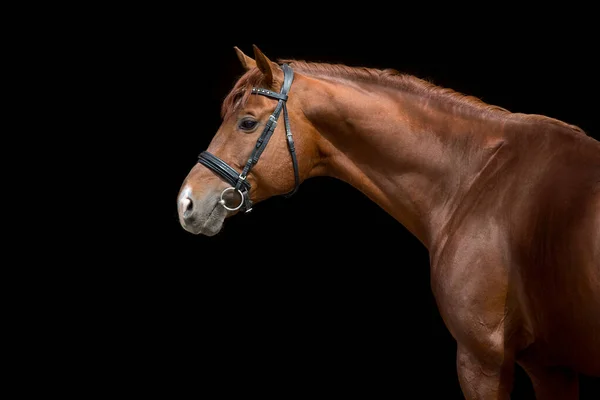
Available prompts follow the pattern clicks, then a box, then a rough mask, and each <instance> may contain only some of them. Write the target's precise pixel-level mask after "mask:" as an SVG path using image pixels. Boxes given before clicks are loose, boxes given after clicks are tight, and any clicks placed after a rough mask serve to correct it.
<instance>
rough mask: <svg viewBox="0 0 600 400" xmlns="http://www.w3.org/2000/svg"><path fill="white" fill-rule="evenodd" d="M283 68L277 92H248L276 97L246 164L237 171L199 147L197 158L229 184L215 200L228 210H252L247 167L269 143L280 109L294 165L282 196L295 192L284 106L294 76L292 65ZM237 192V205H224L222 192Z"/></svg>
mask: <svg viewBox="0 0 600 400" xmlns="http://www.w3.org/2000/svg"><path fill="white" fill-rule="evenodd" d="M282 69H283V85H282V86H281V91H280V92H279V93H275V92H272V91H270V90H267V89H261V88H252V94H258V95H261V96H266V97H270V98H272V99H277V100H278V102H277V106H276V107H275V111H273V114H271V115H270V116H269V119H268V120H267V123H266V124H265V129H264V130H263V132H262V133H261V135H260V137H259V138H258V140H257V141H256V146H254V149H253V150H252V153H251V154H250V158H249V159H248V162H247V163H246V166H245V167H244V169H243V170H242V172H241V173H238V172H237V171H236V170H235V168H232V167H230V166H229V165H228V164H227V163H226V162H225V161H223V160H221V159H220V158H219V157H217V156H215V155H213V154H211V153H209V152H208V151H203V152H202V153H200V156H198V162H199V163H200V164H202V165H204V166H206V167H208V168H209V169H211V170H212V171H213V172H215V173H217V174H218V175H219V176H221V178H223V179H225V180H226V181H227V182H228V183H229V184H230V185H231V186H230V187H228V188H226V189H225V190H223V191H222V192H221V198H220V200H219V203H220V204H221V205H222V206H223V207H225V208H226V209H227V210H229V211H235V210H238V209H240V208H242V207H243V210H244V211H245V212H249V211H250V210H252V201H251V200H250V189H251V186H250V183H249V182H248V181H247V180H246V177H247V176H248V173H249V172H250V169H252V167H253V166H255V165H256V163H257V162H258V159H259V158H260V155H261V154H262V152H263V151H264V150H265V148H266V147H267V143H269V139H270V138H271V135H272V134H273V132H274V131H275V127H276V126H277V120H278V119H279V115H280V114H281V110H283V120H284V123H285V136H286V138H287V144H288V148H289V150H290V155H291V156H292V164H293V166H294V179H295V181H296V183H295V186H294V189H292V190H291V191H290V192H289V193H286V194H285V195H284V196H286V197H289V196H291V195H293V194H294V193H296V190H298V186H299V185H300V175H299V173H298V160H297V159H296V149H295V147H294V139H293V138H292V130H291V129H290V120H289V117H288V112H287V108H286V106H285V104H286V101H287V99H288V92H289V91H290V87H291V86H292V81H293V80H294V71H293V70H292V68H291V67H290V66H289V65H287V64H283V65H282ZM236 191H237V193H238V194H239V195H240V196H241V199H240V204H239V205H238V206H237V207H233V208H231V207H228V206H226V205H225V199H224V198H223V195H224V194H225V193H227V192H236Z"/></svg>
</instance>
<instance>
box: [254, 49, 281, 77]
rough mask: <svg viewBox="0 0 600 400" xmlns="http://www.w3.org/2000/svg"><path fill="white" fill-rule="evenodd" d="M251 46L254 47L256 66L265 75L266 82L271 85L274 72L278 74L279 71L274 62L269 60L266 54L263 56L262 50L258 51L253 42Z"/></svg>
mask: <svg viewBox="0 0 600 400" xmlns="http://www.w3.org/2000/svg"><path fill="white" fill-rule="evenodd" d="M252 48H253V49H254V59H255V60H256V66H257V67H258V69H259V70H260V71H261V72H262V73H263V74H264V75H265V82H266V84H267V85H269V86H270V85H272V84H273V77H274V76H275V75H276V74H277V75H279V73H281V71H280V70H279V68H278V67H277V65H276V64H275V63H273V62H272V61H271V60H269V59H268V58H267V56H265V55H264V54H263V52H262V51H260V49H259V48H258V47H256V45H255V44H253V45H252Z"/></svg>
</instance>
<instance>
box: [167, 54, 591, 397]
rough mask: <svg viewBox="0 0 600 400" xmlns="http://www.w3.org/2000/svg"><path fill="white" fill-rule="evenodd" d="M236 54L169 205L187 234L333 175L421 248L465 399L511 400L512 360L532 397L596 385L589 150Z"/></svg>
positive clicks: (394, 82)
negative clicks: (203, 137)
mask: <svg viewBox="0 0 600 400" xmlns="http://www.w3.org/2000/svg"><path fill="white" fill-rule="evenodd" d="M234 49H235V52H236V54H237V56H238V59H239V61H240V63H241V65H242V67H243V68H244V71H245V72H244V74H243V75H242V76H241V77H240V78H239V79H238V80H237V81H236V83H235V84H234V85H233V88H232V89H231V91H230V92H229V94H228V95H227V96H226V98H225V99H224V101H223V103H222V107H221V116H222V124H221V126H220V127H219V129H218V131H217V132H216V134H215V135H214V137H213V138H212V140H211V142H210V144H209V146H208V148H207V150H206V151H204V152H202V153H201V154H200V157H199V160H198V161H199V162H198V163H197V164H196V165H195V166H193V168H191V170H190V171H189V173H188V175H187V177H186V178H185V180H184V182H183V184H182V185H181V189H180V191H179V193H178V195H177V212H178V216H179V222H180V224H181V226H182V227H183V228H184V229H185V230H186V231H189V232H191V233H193V234H200V235H206V236H213V235H216V234H218V233H219V232H220V231H221V228H222V226H223V224H224V221H225V220H226V219H227V218H229V217H232V216H234V215H236V214H238V213H240V212H242V211H246V212H247V211H250V210H251V209H252V204H253V203H257V202H261V201H264V200H266V199H268V198H270V197H273V196H279V195H291V194H293V193H294V191H295V189H297V187H298V185H299V184H301V183H302V182H304V181H305V180H307V179H309V178H312V177H317V176H329V177H334V178H337V179H339V180H341V181H343V182H346V183H347V184H349V185H351V186H352V187H354V188H355V189H357V190H359V191H361V192H362V193H364V194H365V195H366V196H367V197H368V198H369V199H370V200H372V201H373V202H375V203H376V204H377V205H379V206H380V207H381V208H382V209H383V210H385V212H387V213H388V214H390V215H391V216H392V217H393V218H394V219H395V220H397V221H398V222H400V223H401V224H402V225H403V226H404V227H406V228H407V230H408V231H410V233H411V234H413V235H414V236H415V237H416V238H417V239H418V240H419V241H420V242H421V243H422V244H423V245H424V246H425V247H426V249H427V251H428V253H429V255H430V273H431V282H430V284H431V288H432V293H433V295H434V297H435V301H436V304H437V307H438V309H439V312H440V315H441V317H442V319H443V322H444V324H445V326H446V327H447V328H448V330H449V332H450V333H451V335H452V337H453V338H454V339H455V340H456V343H457V352H456V368H457V375H458V380H459V385H460V388H461V390H462V392H463V394H464V396H465V398H467V399H507V398H509V397H510V393H511V390H512V387H513V381H514V371H515V366H516V365H517V364H518V365H519V366H521V367H522V368H523V370H525V372H526V373H527V374H528V375H529V377H530V378H531V382H532V386H533V389H534V391H535V394H536V397H537V398H538V399H576V398H578V395H579V375H580V374H585V375H589V376H600V142H598V141H596V140H595V139H593V138H592V137H591V136H589V135H587V134H586V133H585V132H584V131H583V130H582V129H580V128H579V127H577V126H574V125H571V124H568V123H566V122H563V121H560V120H557V119H554V118H551V117H548V116H543V115H535V114H522V113H513V112H510V111H508V110H506V109H504V108H501V107H498V106H494V105H490V104H487V103H485V102H484V101H482V100H480V99H478V98H476V97H473V96H468V95H464V94H462V93H459V92H456V91H454V90H452V89H447V88H443V87H440V86H437V85H435V84H433V83H430V82H428V81H425V80H422V79H420V78H417V77H415V76H413V75H410V74H404V73H400V72H398V71H396V70H393V69H383V70H381V69H374V68H357V67H349V66H345V65H341V64H327V63H313V62H307V61H300V60H277V62H273V61H271V60H270V59H269V58H267V56H266V55H265V54H264V53H263V52H262V51H261V50H260V49H259V48H258V47H256V46H254V47H253V51H254V54H253V55H254V58H252V57H250V56H248V55H246V54H244V53H243V52H242V51H241V50H240V49H239V48H237V47H235V48H234ZM281 115H283V117H281ZM282 120H283V123H282ZM267 143H268V144H269V145H268V146H267ZM259 159H260V162H259Z"/></svg>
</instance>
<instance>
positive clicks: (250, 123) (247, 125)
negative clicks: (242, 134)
mask: <svg viewBox="0 0 600 400" xmlns="http://www.w3.org/2000/svg"><path fill="white" fill-rule="evenodd" d="M257 124H258V121H255V120H253V119H243V120H241V121H240V124H239V127H240V129H242V130H244V131H251V130H252V129H254V128H256V125H257Z"/></svg>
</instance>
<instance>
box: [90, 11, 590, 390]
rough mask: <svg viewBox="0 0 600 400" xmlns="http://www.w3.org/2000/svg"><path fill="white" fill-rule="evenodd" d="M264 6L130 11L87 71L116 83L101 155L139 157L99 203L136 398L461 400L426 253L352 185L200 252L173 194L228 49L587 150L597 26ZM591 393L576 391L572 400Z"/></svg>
mask: <svg viewBox="0 0 600 400" xmlns="http://www.w3.org/2000/svg"><path fill="white" fill-rule="evenodd" d="M270 7H272V8H269V11H268V12H267V11H264V12H262V11H259V10H258V8H260V7H259V5H252V6H249V7H248V9H243V8H240V7H237V6H236V7H234V6H232V7H231V9H230V10H225V12H218V11H217V10H215V9H209V8H201V9H199V10H193V11H192V10H161V9H155V10H149V11H148V10H144V11H141V10H139V12H134V13H131V14H128V15H127V17H126V18H124V21H121V23H120V26H121V28H120V29H124V32H123V34H119V35H116V36H117V37H116V38H115V37H113V36H112V33H111V32H112V31H111V27H110V26H108V27H106V28H105V29H106V32H107V33H108V34H111V37H112V39H111V43H113V44H114V47H113V48H109V49H104V51H106V53H107V54H109V55H110V56H109V57H108V58H106V59H102V60H99V62H101V64H102V65H103V66H104V67H105V69H106V70H108V71H110V76H111V77H114V76H118V83H117V85H116V86H118V88H119V96H116V98H115V97H113V100H114V102H113V103H112V106H111V107H112V110H111V111H112V113H113V114H114V115H117V116H122V117H125V119H126V121H127V122H126V123H125V124H121V125H120V126H119V127H118V128H116V129H115V130H114V132H115V133H116V136H115V147H118V148H119V149H121V150H124V151H123V153H125V154H124V156H125V158H127V159H128V161H130V162H132V161H133V160H135V162H132V164H133V165H134V166H133V169H131V172H129V171H128V172H127V173H126V174H125V175H126V179H125V184H124V187H123V188H120V189H119V193H118V194H115V197H117V198H118V199H119V200H118V201H119V203H120V204H121V205H122V207H123V211H124V214H125V215H124V216H123V217H122V218H123V220H122V221H121V222H123V224H122V225H120V226H121V227H120V228H118V229H115V231H118V232H115V238H116V237H117V236H118V237H119V238H120V240H119V241H117V240H116V239H115V243H114V246H115V247H117V248H119V249H123V250H127V252H126V253H122V254H124V256H122V257H121V258H120V261H124V262H125V265H126V267H124V268H123V269H120V270H119V272H118V273H117V274H118V277H117V278H116V279H115V281H117V282H118V283H117V286H118V291H119V293H120V295H119V296H120V299H125V300H126V301H120V302H119V307H120V308H119V311H120V312H119V313H118V315H117V316H116V317H117V318H119V319H120V323H122V325H123V326H127V327H129V328H132V329H131V330H126V331H127V332H130V333H128V334H124V336H123V337H124V339H122V342H123V344H124V346H125V348H129V350H128V351H126V352H125V353H124V355H125V359H127V357H128V356H130V358H131V362H132V363H133V362H135V363H136V364H142V365H145V368H147V369H148V370H151V371H153V372H152V376H156V377H157V378H156V381H155V382H154V383H150V385H152V384H158V383H159V382H164V381H165V379H167V377H169V379H172V378H173V377H175V379H174V381H170V382H173V383H172V385H173V386H178V385H183V386H187V385H190V382H193V385H196V384H197V385H198V387H197V388H195V389H194V390H198V391H199V392H201V393H203V392H204V391H208V390H209V389H210V390H214V389H218V390H220V391H222V392H223V393H232V392H233V391H235V392H236V393H245V394H261V395H274V396H275V397H278V398H288V397H291V396H292V395H294V394H299V393H301V394H304V395H305V396H307V397H308V396H310V397H314V396H317V395H325V396H336V397H337V396H347V395H350V394H360V395H361V396H362V397H364V398H374V397H380V394H381V393H384V392H391V397H402V396H404V395H406V394H407V393H409V392H411V391H412V390H415V391H416V392H417V393H418V394H417V395H410V397H411V398H412V397H417V398H425V397H428V396H432V397H435V398H445V399H460V398H462V394H461V392H460V388H459V386H458V380H457V376H456V368H455V351H456V344H455V342H454V341H453V339H452V337H451V336H450V335H449V333H448V331H447V329H446V328H445V326H444V324H443V322H442V320H441V318H440V316H439V314H438V311H437V308H436V305H435V300H434V299H433V297H432V295H431V290H430V287H429V264H428V261H429V260H428V253H427V251H426V249H425V248H424V247H423V246H422V244H421V243H420V242H419V241H418V240H417V239H416V238H414V237H413V236H412V235H411V234H410V233H409V232H408V231H407V230H406V229H405V228H404V227H403V226H401V225H400V224H399V223H397V222H396V221H395V220H393V219H392V218H391V217H390V216H389V215H387V214H386V213H384V212H383V211H382V210H381V209H379V208H378V206H376V205H375V204H374V203H372V202H370V201H369V200H368V199H367V198H366V197H365V196H363V195H362V194H361V193H359V192H358V191H357V190H355V189H353V188H351V187H349V186H348V185H346V184H343V183H341V182H339V181H335V180H333V179H329V178H315V179H312V180H309V181H306V182H304V183H303V184H302V185H301V187H300V189H299V191H298V193H297V194H296V195H295V196H294V197H292V198H290V199H283V198H272V199H269V200H267V201H265V202H264V203H261V204H258V205H256V206H255V208H254V210H253V212H252V213H249V214H247V215H238V216H235V217H234V218H231V219H229V220H228V221H227V222H226V224H225V227H224V229H223V231H222V232H221V233H220V234H219V235H217V236H215V237H212V238H207V237H201V236H194V235H192V234H190V233H188V232H186V231H184V230H183V229H182V228H181V227H180V225H179V223H178V219H177V210H176V196H177V193H178V191H179V188H180V186H181V184H182V182H183V180H184V179H185V177H186V175H187V173H188V171H189V170H190V169H191V168H192V167H193V166H194V164H195V162H196V158H197V155H198V154H199V153H200V151H202V150H203V149H205V148H206V147H207V146H208V144H209V142H210V140H211V138H212V136H213V135H214V133H215V132H216V130H217V129H218V127H219V125H220V122H221V121H220V117H219V109H220V105H221V101H222V100H223V98H224V97H225V96H226V94H227V93H228V91H229V90H230V89H231V87H232V85H233V83H234V82H235V80H236V79H237V78H238V77H239V76H240V75H241V74H242V73H243V70H242V68H241V66H240V65H239V62H238V60H237V58H236V55H235V53H234V50H233V46H238V47H240V48H241V49H242V50H243V51H244V52H246V53H247V54H248V55H252V44H256V45H258V46H259V47H260V49H261V50H262V51H263V52H264V53H265V54H266V55H267V56H268V57H270V58H271V59H272V60H274V61H275V60H277V59H279V58H292V59H304V60H307V61H323V62H330V63H343V64H346V65H351V66H366V67H375V68H394V69H397V70H399V71H402V72H407V73H411V74H414V75H417V76H418V77H421V78H426V79H429V80H431V81H433V82H434V83H436V84H438V85H441V86H444V87H449V88H453V89H455V90H457V91H459V92H463V93H467V94H471V95H474V96H477V97H479V98H481V99H483V100H484V101H486V102H488V103H490V104H495V105H499V106H502V107H505V108H507V109H509V110H511V111H514V112H524V113H536V114H545V115H548V116H551V117H554V118H558V119H561V120H563V121H566V122H568V123H572V124H575V125H578V126H580V127H581V128H583V129H584V130H586V131H587V132H588V134H589V135H591V136H593V137H595V138H599V137H600V125H599V123H598V120H597V118H596V117H597V102H596V100H595V96H596V94H595V93H597V90H598V84H597V82H596V80H597V75H596V71H597V69H598V66H599V63H598V62H597V61H596V54H595V52H596V47H597V46H596V39H595V36H594V35H595V31H594V29H593V25H592V24H591V22H589V21H585V20H584V19H582V16H585V15H586V12H585V10H580V11H579V12H578V14H576V15H575V16H569V15H565V14H562V13H556V14H554V15H544V13H541V12H538V11H535V12H532V13H530V14H525V13H524V12H523V11H522V10H505V11H508V12H507V13H506V15H504V14H501V15H498V18H497V20H496V21H495V22H494V23H492V21H491V19H490V17H491V16H493V15H496V11H497V10H494V9H490V10H487V11H482V12H481V13H480V15H479V16H477V17H474V16H472V15H471V14H469V12H472V11H473V10H471V11H469V12H465V13H464V14H461V16H462V18H460V19H458V18H456V17H450V15H447V16H444V17H441V16H439V15H443V13H440V14H438V16H437V17H436V18H434V17H433V15H431V14H429V13H428V12H427V11H420V12H419V13H416V14H413V13H412V11H411V12H409V11H408V10H405V9H403V10H400V11H396V12H395V13H390V12H386V11H385V7H384V6H379V7H377V8H376V9H375V8H374V9H372V10H370V9H366V8H368V7H367V6H366V5H362V6H361V8H360V9H353V10H350V11H352V12H351V13H349V14H344V13H342V12H333V13H327V14H325V13H323V10H322V9H321V8H320V7H317V8H315V9H312V8H309V7H308V6H306V8H305V7H299V6H292V7H290V9H289V10H287V9H286V11H284V10H283V9H282V8H279V7H278V6H270ZM490 7H491V6H490ZM348 9H352V7H350V6H347V10H346V11H349V10H348ZM163 11H164V12H163ZM392 14H393V15H392ZM574 18H575V20H574ZM574 21H575V22H574ZM120 32H121V31H120ZM101 43H102V41H101ZM109 47H110V46H109ZM109 87H110V88H111V89H110V90H112V88H113V86H112V84H111V85H109ZM292 95H293V88H292ZM121 144H127V145H128V146H121ZM132 191H133V192H134V193H137V195H136V196H137V198H135V199H131V198H130V197H129V194H128V193H132ZM121 238H122V240H121ZM169 385H171V383H170V384H169ZM515 385H516V386H515V392H514V397H513V398H515V399H521V398H532V396H533V394H532V391H531V386H530V383H529V381H528V379H527V377H526V376H525V374H524V373H523V372H522V371H521V370H520V369H517V380H516V384H515ZM598 388H599V385H598V384H597V383H594V382H593V381H592V379H589V378H583V380H582V391H583V393H582V397H581V398H589V399H591V398H597V395H598V393H600V390H599V389H598ZM586 396H587V397H586Z"/></svg>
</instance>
